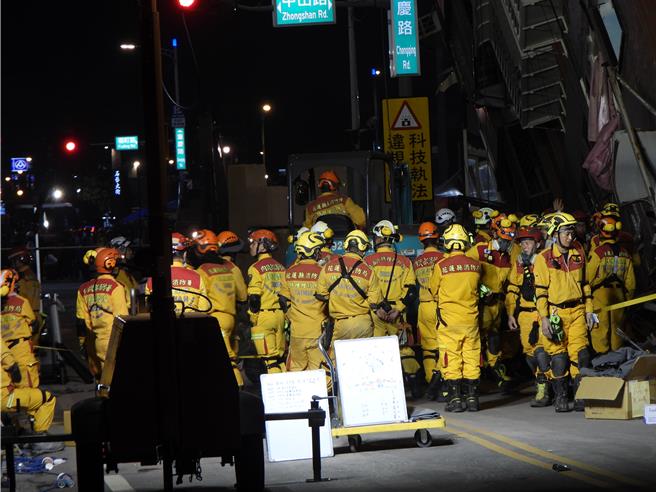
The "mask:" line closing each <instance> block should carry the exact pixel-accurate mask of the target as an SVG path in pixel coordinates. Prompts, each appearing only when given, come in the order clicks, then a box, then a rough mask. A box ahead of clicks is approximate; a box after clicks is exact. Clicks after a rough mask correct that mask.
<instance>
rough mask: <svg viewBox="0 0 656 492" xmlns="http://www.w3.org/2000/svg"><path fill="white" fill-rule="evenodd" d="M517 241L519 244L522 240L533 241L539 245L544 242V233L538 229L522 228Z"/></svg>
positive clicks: (518, 232)
mask: <svg viewBox="0 0 656 492" xmlns="http://www.w3.org/2000/svg"><path fill="white" fill-rule="evenodd" d="M515 239H516V240H517V242H520V241H521V240H522V239H533V240H534V241H535V242H536V243H537V242H540V241H542V232H541V231H540V229H538V228H536V227H520V228H519V230H518V231H517V236H516V237H515Z"/></svg>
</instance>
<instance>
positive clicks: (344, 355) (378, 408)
mask: <svg viewBox="0 0 656 492" xmlns="http://www.w3.org/2000/svg"><path fill="white" fill-rule="evenodd" d="M335 357H336V359H337V375H338V378H339V379H338V380H339V398H340V404H341V407H342V419H343V422H344V426H345V427H349V426H355V425H370V424H386V423H392V422H406V421H407V420H408V409H407V407H406V404H405V389H404V388H403V372H402V370H401V355H400V354H399V339H398V338H397V337H396V336H391V337H374V338H358V339H355V340H336V341H335Z"/></svg>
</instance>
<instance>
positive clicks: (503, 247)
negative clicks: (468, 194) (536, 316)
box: [467, 214, 516, 389]
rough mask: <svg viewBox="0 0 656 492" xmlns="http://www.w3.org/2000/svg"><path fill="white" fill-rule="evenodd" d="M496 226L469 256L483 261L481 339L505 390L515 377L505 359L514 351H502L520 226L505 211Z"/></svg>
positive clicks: (468, 253)
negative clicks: (512, 256)
mask: <svg viewBox="0 0 656 492" xmlns="http://www.w3.org/2000/svg"><path fill="white" fill-rule="evenodd" d="M492 229H493V231H494V239H492V240H491V241H488V242H484V243H477V244H476V245H474V246H473V247H472V248H471V249H470V250H469V251H468V252H467V256H469V257H470V258H473V259H475V260H477V261H479V262H480V264H481V269H482V274H481V284H482V286H481V288H482V290H481V298H480V305H481V317H480V318H481V319H480V323H481V339H482V342H483V344H484V345H485V355H486V361H487V364H488V365H489V367H491V368H492V370H493V371H494V374H495V376H496V378H497V380H498V383H499V386H500V387H502V389H505V388H506V386H507V385H508V384H509V383H510V382H511V379H510V377H509V376H508V374H507V370H506V366H505V364H504V363H503V362H502V361H501V359H502V358H510V357H511V356H512V354H509V353H508V352H509V350H508V349H507V350H506V353H503V351H502V336H501V315H502V310H503V308H504V303H503V298H504V293H505V289H506V283H507V280H508V275H509V274H510V270H511V262H510V261H511V259H510V251H511V248H512V245H513V239H514V237H515V231H516V226H515V224H514V223H513V222H511V221H510V220H509V219H508V218H507V216H506V215H505V214H499V215H497V216H496V217H495V218H494V219H493V220H492ZM504 336H507V335H504Z"/></svg>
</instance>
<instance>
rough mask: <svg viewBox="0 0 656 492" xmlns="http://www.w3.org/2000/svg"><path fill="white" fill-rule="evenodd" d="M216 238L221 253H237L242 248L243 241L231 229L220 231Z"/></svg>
mask: <svg viewBox="0 0 656 492" xmlns="http://www.w3.org/2000/svg"><path fill="white" fill-rule="evenodd" d="M216 240H217V243H218V245H219V250H220V251H221V253H222V254H229V253H239V252H240V251H241V250H243V249H244V243H243V241H242V240H241V239H239V236H238V235H237V234H235V233H234V232H232V231H223V232H220V233H219V234H218V236H216Z"/></svg>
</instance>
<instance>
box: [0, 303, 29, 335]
mask: <svg viewBox="0 0 656 492" xmlns="http://www.w3.org/2000/svg"><path fill="white" fill-rule="evenodd" d="M1 319H2V321H1V325H2V339H3V340H4V341H5V342H10V341H11V340H17V339H20V338H31V337H32V323H34V320H35V319H36V318H35V316H34V311H33V310H32V307H31V306H30V303H29V301H28V300H27V299H26V298H25V297H23V296H20V295H18V294H16V293H15V292H13V293H11V294H9V295H8V296H7V297H5V298H3V299H2V317H1Z"/></svg>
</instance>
